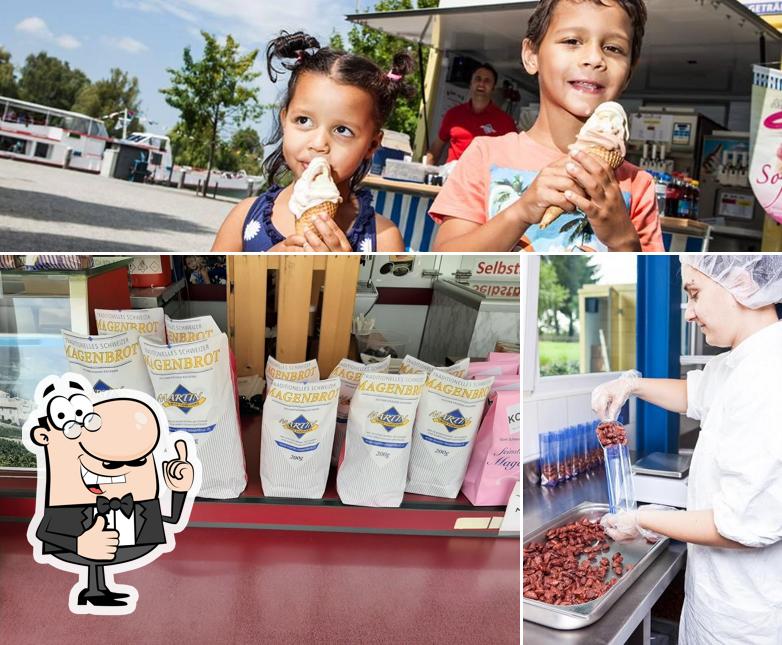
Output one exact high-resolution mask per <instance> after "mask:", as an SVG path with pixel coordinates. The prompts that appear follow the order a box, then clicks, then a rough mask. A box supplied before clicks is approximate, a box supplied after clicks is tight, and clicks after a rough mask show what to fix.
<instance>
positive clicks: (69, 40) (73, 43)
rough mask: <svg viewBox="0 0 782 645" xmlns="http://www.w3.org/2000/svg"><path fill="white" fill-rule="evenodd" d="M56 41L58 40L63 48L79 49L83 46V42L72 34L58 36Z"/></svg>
mask: <svg viewBox="0 0 782 645" xmlns="http://www.w3.org/2000/svg"><path fill="white" fill-rule="evenodd" d="M54 42H56V43H57V44H58V45H59V46H60V47H62V48H63V49H78V48H79V47H81V43H80V42H79V41H78V40H77V39H76V38H74V37H73V36H71V35H70V34H63V35H62V36H57V37H56V38H55V39H54Z"/></svg>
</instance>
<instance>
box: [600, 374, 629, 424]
mask: <svg viewBox="0 0 782 645" xmlns="http://www.w3.org/2000/svg"><path fill="white" fill-rule="evenodd" d="M640 378H641V372H639V371H638V370H630V371H628V372H624V373H623V374H622V375H621V376H620V377H619V378H617V379H614V380H613V381H608V382H607V383H602V384H600V385H598V386H597V387H596V388H595V389H594V390H592V410H594V412H595V414H596V415H597V416H598V418H599V419H600V420H601V421H616V418H617V417H618V416H619V411H620V410H621V409H622V406H623V405H624V404H625V401H627V399H629V398H630V396H632V394H633V391H634V390H635V388H636V387H637V385H638V379H640Z"/></svg>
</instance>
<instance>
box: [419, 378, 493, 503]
mask: <svg viewBox="0 0 782 645" xmlns="http://www.w3.org/2000/svg"><path fill="white" fill-rule="evenodd" d="M493 382H494V379H493V378H492V377H489V378H486V379H481V380H479V381H468V380H465V379H460V378H458V377H456V376H453V375H452V374H446V373H445V372H440V371H438V370H435V371H434V372H432V373H431V374H430V375H429V378H428V379H427V381H426V385H425V386H424V391H423V394H422V395H421V402H420V403H419V404H418V412H417V414H416V418H415V428H414V430H413V446H412V449H411V451H410V467H409V469H408V474H407V485H406V486H405V490H406V491H407V492H408V493H418V494H419V495H432V496H435V497H449V498H454V497H456V496H457V495H458V493H459V489H460V488H461V486H462V481H463V480H464V475H465V473H466V472H467V463H468V462H469V459H470V454H471V452H472V447H473V443H474V440H475V435H476V433H477V431H478V427H479V425H480V420H481V416H482V414H483V409H484V407H485V403H486V397H487V396H488V395H489V390H490V389H491V386H492V383H493ZM451 406H454V407H451Z"/></svg>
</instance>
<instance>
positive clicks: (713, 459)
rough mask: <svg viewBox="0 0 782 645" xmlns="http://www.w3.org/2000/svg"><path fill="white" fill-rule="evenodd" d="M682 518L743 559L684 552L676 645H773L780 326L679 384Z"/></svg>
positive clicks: (781, 450)
mask: <svg viewBox="0 0 782 645" xmlns="http://www.w3.org/2000/svg"><path fill="white" fill-rule="evenodd" d="M687 416H688V417H691V418H693V419H699V420H700V421H701V432H700V436H699V437H698V444H697V445H696V447H695V451H694V453H693V457H692V464H691V466H690V478H689V486H688V491H687V509H688V510H707V509H713V510H714V522H715V524H716V526H717V530H718V531H719V532H720V534H721V535H722V536H724V537H726V538H728V539H730V540H734V541H736V542H740V543H742V544H744V545H746V546H748V547H751V548H748V549H722V548H714V547H706V546H698V545H694V544H690V545H688V548H687V571H686V582H685V591H686V598H685V602H684V609H683V610H682V617H681V623H680V625H679V643H680V645H696V644H697V645H705V644H708V645H712V644H714V645H732V644H734V643H735V644H739V643H741V644H742V645H745V644H751V645H780V643H782V322H779V323H777V324H774V325H771V326H769V327H766V328H764V329H762V330H761V331H759V332H757V333H755V334H753V335H752V336H750V337H749V338H747V339H745V340H744V342H742V343H741V344H739V345H738V347H736V348H735V349H733V350H732V351H730V352H727V353H724V354H722V355H720V356H717V357H716V358H714V359H712V360H711V362H709V363H708V364H707V365H706V367H705V369H703V370H702V371H701V370H698V371H694V372H689V373H688V374H687Z"/></svg>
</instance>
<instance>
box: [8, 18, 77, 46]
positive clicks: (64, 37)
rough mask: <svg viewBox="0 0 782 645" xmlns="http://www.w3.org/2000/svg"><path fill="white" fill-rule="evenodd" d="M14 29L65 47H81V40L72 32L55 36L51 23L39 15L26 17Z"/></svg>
mask: <svg viewBox="0 0 782 645" xmlns="http://www.w3.org/2000/svg"><path fill="white" fill-rule="evenodd" d="M14 29H16V31H18V32H20V33H23V34H28V35H30V36H33V37H34V38H39V39H41V40H45V41H47V42H50V43H54V44H56V45H59V46H60V47H62V48H63V49H77V48H79V47H81V42H80V41H79V40H78V39H77V38H75V37H74V36H71V35H70V34H61V35H59V36H55V35H54V33H52V30H51V29H49V25H47V24H46V21H45V20H44V19H43V18H39V17H38V16H30V17H29V18H25V19H24V20H22V21H21V22H19V23H17V25H16V27H14Z"/></svg>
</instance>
